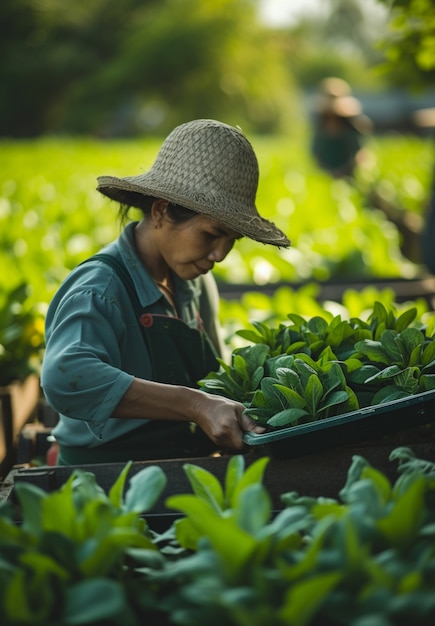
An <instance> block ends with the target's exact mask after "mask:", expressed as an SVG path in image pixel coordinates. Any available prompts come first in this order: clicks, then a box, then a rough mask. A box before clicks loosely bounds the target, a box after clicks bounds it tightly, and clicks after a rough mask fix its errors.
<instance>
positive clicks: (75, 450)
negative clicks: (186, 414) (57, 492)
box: [58, 254, 218, 465]
mask: <svg viewBox="0 0 435 626" xmlns="http://www.w3.org/2000/svg"><path fill="white" fill-rule="evenodd" d="M93 260H100V261H103V262H104V263H106V264H107V265H110V267H112V268H113V269H114V270H115V272H116V273H117V275H118V277H119V278H120V280H121V281H122V283H123V285H124V287H125V289H126V291H127V293H128V295H129V298H130V302H131V305H132V307H133V310H134V311H135V313H136V316H137V319H138V323H139V325H140V328H141V331H142V336H143V339H144V342H145V345H146V347H147V350H148V353H149V355H150V359H151V364H152V376H151V380H154V381H156V382H160V383H168V384H172V385H183V386H186V387H194V388H197V386H198V385H197V382H198V380H200V379H201V378H203V377H204V376H206V375H207V374H208V372H210V371H212V370H213V371H216V370H217V369H218V362H217V360H216V353H215V351H214V349H213V346H212V344H211V342H210V340H209V338H208V337H207V335H206V333H205V332H202V331H199V330H196V329H194V328H190V327H189V326H188V325H187V324H186V323H185V322H183V321H182V320H180V319H178V318H175V317H170V316H166V315H154V314H151V313H144V312H143V309H142V307H141V305H140V302H139V299H138V297H137V294H136V290H135V288H134V285H133V282H132V280H131V277H130V275H129V273H128V272H127V270H126V268H125V266H124V265H123V263H122V262H121V261H119V260H118V259H117V258H116V257H113V256H111V255H108V254H97V255H95V256H93V257H92V258H91V259H88V261H93ZM86 262H87V261H85V263H86ZM114 419H115V418H114ZM139 423H140V422H139ZM214 451H216V446H215V445H214V444H213V443H212V442H211V441H210V439H209V438H208V437H207V436H206V435H204V433H203V432H202V430H201V429H200V428H199V427H195V425H192V424H190V423H189V422H177V421H160V420H151V421H149V422H146V423H145V424H142V425H140V426H138V428H135V429H134V430H133V431H132V432H131V433H127V434H125V435H122V436H121V437H119V438H117V439H115V440H114V441H109V442H107V443H103V444H101V445H99V446H97V447H94V448H80V447H72V446H60V451H59V460H58V463H59V465H84V464H92V463H113V462H127V461H129V460H132V461H146V460H155V459H165V458H187V457H195V456H206V455H209V454H211V453H212V452H214Z"/></svg>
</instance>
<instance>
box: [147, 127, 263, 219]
mask: <svg viewBox="0 0 435 626" xmlns="http://www.w3.org/2000/svg"><path fill="white" fill-rule="evenodd" d="M149 174H151V175H152V176H155V177H156V179H157V178H158V180H159V185H160V186H161V187H162V186H164V185H165V183H167V184H168V186H169V187H170V188H172V189H173V188H174V187H176V188H177V189H178V193H179V194H180V195H184V194H186V197H189V198H191V197H192V196H193V197H196V198H198V199H200V198H203V199H206V198H207V200H208V202H212V203H214V202H216V203H217V204H219V199H221V200H222V204H223V205H224V206H225V205H227V203H228V200H229V197H231V199H232V201H234V200H237V204H240V206H241V207H243V208H244V210H245V211H246V210H247V209H248V210H249V211H250V212H252V211H253V207H254V206H255V197H256V193H257V187H258V178H259V171H258V162H257V158H256V156H255V153H254V150H253V148H252V146H251V144H250V143H249V141H248V140H247V139H246V137H245V136H244V135H243V134H242V132H241V131H240V130H238V129H236V128H233V127H232V126H228V125H226V124H223V123H220V122H216V121H214V120H195V121H193V122H187V123H186V124H182V125H181V126H178V127H177V128H175V129H174V130H173V131H172V132H171V133H170V134H169V135H168V137H167V138H166V139H165V141H164V143H163V144H162V147H161V148H160V150H159V153H158V154H157V157H156V159H155V161H154V164H153V166H152V167H151V169H150V172H149ZM213 201H214V202H213ZM233 206H234V205H233ZM254 212H255V213H256V211H255V210H254Z"/></svg>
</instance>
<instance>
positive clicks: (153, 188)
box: [97, 174, 290, 248]
mask: <svg viewBox="0 0 435 626" xmlns="http://www.w3.org/2000/svg"><path fill="white" fill-rule="evenodd" d="M149 178H150V179H151V180H150V181H149V182H147V174H143V175H141V176H139V177H135V176H130V177H126V178H117V177H116V176H100V177H99V178H98V187H97V190H98V191H99V192H100V193H102V194H103V195H105V196H107V197H108V198H110V199H112V200H115V201H117V202H119V203H121V204H124V205H126V206H134V207H138V208H141V207H142V206H143V198H144V196H150V197H153V198H162V199H163V200H167V201H168V202H173V203H174V204H178V205H180V206H183V207H185V208H187V209H191V210H192V211H195V212H197V213H200V214H202V215H206V216H207V217H210V218H212V219H215V220H216V221H218V222H220V223H221V224H224V225H225V226H227V227H228V228H231V229H232V230H234V231H235V232H237V233H240V234H241V235H243V236H244V237H249V238H250V239H253V240H255V241H258V242H260V243H265V244H271V245H273V246H278V247H285V248H287V247H288V246H290V240H289V239H288V237H287V236H286V235H285V234H284V233H283V231H281V230H280V229H279V228H278V227H277V226H276V225H275V224H274V223H273V222H271V221H269V220H266V219H265V218H263V217H261V216H260V215H259V214H258V212H256V214H254V215H253V214H252V211H251V212H250V213H249V214H248V213H247V212H246V210H245V209H244V207H242V206H238V205H237V200H234V203H233V206H232V207H231V208H229V207H222V206H215V205H214V204H213V199H210V198H208V197H207V196H206V194H201V193H198V192H196V193H192V191H191V190H189V193H185V194H183V192H182V191H179V192H175V191H174V190H173V189H168V188H164V187H161V186H159V184H158V181H157V182H156V181H155V180H152V175H150V177H149ZM138 179H139V180H138ZM139 181H140V182H139Z"/></svg>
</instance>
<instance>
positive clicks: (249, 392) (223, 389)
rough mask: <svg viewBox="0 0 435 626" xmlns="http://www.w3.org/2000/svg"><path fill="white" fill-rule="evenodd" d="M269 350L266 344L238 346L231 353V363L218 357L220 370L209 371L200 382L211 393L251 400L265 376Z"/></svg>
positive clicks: (242, 400) (244, 400)
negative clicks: (265, 364) (228, 363)
mask: <svg viewBox="0 0 435 626" xmlns="http://www.w3.org/2000/svg"><path fill="white" fill-rule="evenodd" d="M269 352H270V350H269V347H268V346H267V345H264V344H257V345H254V346H246V347H244V348H236V349H235V350H233V352H232V354H231V365H227V364H226V363H225V361H224V360H223V359H220V358H218V362H219V364H220V368H219V370H218V371H217V372H209V374H207V376H206V377H205V378H204V379H202V380H201V381H200V384H201V386H202V387H203V388H204V389H205V390H207V391H209V392H211V393H217V394H220V395H224V396H226V397H227V398H232V399H233V400H237V401H238V402H249V400H250V399H251V398H252V396H253V394H254V392H255V390H256V389H257V388H258V386H259V384H260V381H261V379H262V378H263V376H264V363H265V361H266V359H267V357H268V355H269Z"/></svg>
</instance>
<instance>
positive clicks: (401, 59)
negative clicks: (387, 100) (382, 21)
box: [378, 0, 435, 89]
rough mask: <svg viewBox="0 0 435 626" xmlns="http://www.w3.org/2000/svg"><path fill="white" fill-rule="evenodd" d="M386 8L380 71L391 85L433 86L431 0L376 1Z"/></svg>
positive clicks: (434, 55)
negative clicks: (388, 78)
mask: <svg viewBox="0 0 435 626" xmlns="http://www.w3.org/2000/svg"><path fill="white" fill-rule="evenodd" d="M378 2H380V3H382V4H386V5H387V6H388V7H390V19H389V23H388V31H387V34H386V36H384V37H382V39H381V42H380V48H381V49H383V50H384V51H385V54H386V59H387V60H386V63H385V64H384V65H383V70H384V72H385V73H387V74H388V76H389V77H390V79H391V82H392V83H393V84H396V85H399V86H407V87H410V86H411V87H414V88H417V89H418V88H422V87H425V86H431V87H433V86H434V85H435V4H434V2H433V0H378Z"/></svg>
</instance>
